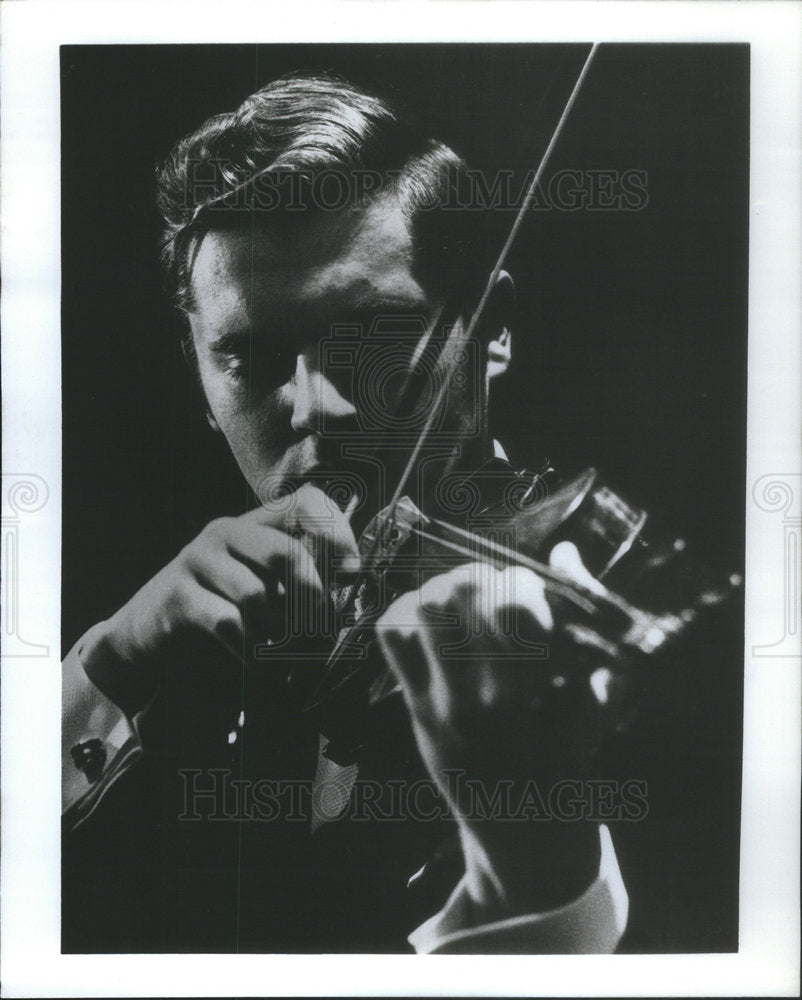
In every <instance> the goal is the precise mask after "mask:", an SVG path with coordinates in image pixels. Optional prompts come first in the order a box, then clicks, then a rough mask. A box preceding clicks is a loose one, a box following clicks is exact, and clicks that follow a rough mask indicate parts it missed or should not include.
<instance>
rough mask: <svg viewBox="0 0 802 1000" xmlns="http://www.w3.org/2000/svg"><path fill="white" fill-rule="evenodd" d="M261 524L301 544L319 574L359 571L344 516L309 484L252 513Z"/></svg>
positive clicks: (358, 560)
mask: <svg viewBox="0 0 802 1000" xmlns="http://www.w3.org/2000/svg"><path fill="white" fill-rule="evenodd" d="M254 515H255V517H256V518H257V520H258V521H259V523H261V524H265V525H268V526H269V527H272V528H276V529H278V530H280V531H284V532H286V533H287V534H290V535H292V536H293V537H296V538H298V539H299V540H300V541H302V542H303V543H304V545H305V546H306V547H307V549H308V550H309V552H310V553H311V555H312V558H313V559H314V560H315V562H316V564H317V565H318V566H319V568H320V569H321V571H322V572H323V575H324V576H325V575H327V573H326V572H325V571H329V572H331V571H333V572H335V573H337V574H338V575H339V574H346V575H351V576H352V575H353V574H354V573H357V572H358V571H359V567H360V559H359V546H358V544H357V541H356V537H355V536H354V533H353V531H352V530H351V525H350V523H349V521H348V518H347V517H346V515H345V514H344V513H343V512H342V511H341V510H340V508H339V507H338V505H337V504H336V503H335V502H334V500H332V499H331V498H330V497H328V496H326V494H325V493H324V492H323V491H322V490H319V489H318V488H317V487H316V486H312V484H311V483H305V484H304V485H303V486H301V487H300V488H299V489H298V490H296V491H295V492H294V493H291V494H289V495H288V496H286V497H283V498H281V501H280V502H276V503H275V504H273V505H270V506H263V507H261V508H259V510H258V511H255V512H254Z"/></svg>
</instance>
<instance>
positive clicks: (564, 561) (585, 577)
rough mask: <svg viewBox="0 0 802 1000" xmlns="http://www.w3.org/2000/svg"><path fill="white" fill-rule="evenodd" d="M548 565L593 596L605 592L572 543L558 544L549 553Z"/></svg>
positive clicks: (602, 585)
mask: <svg viewBox="0 0 802 1000" xmlns="http://www.w3.org/2000/svg"><path fill="white" fill-rule="evenodd" d="M549 565H550V566H553V567H554V569H557V570H559V571H560V572H561V573H564V574H565V575H566V576H567V577H568V578H569V579H571V580H573V581H574V583H578V584H580V585H581V586H583V587H586V588H587V589H588V590H590V591H592V592H593V593H594V594H600V593H604V592H605V586H604V584H603V583H602V582H601V581H600V580H597V579H596V577H595V576H593V574H592V573H591V572H590V570H589V569H587V567H586V566H585V564H584V563H583V562H582V557H581V556H580V554H579V549H578V548H577V547H576V545H574V543H573V542H558V543H557V544H556V545H555V546H554V548H553V549H552V550H551V552H550V553H549Z"/></svg>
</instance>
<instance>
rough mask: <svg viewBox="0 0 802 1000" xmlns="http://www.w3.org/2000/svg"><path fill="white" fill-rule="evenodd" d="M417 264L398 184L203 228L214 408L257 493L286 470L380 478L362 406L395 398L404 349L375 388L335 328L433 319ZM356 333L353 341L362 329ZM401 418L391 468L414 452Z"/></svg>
mask: <svg viewBox="0 0 802 1000" xmlns="http://www.w3.org/2000/svg"><path fill="white" fill-rule="evenodd" d="M413 271H414V262H413V256H412V242H411V237H410V233H409V231H408V228H407V224H406V221H405V219H404V216H403V213H402V211H401V208H400V206H399V204H398V202H397V201H396V199H395V198H393V197H391V196H388V197H386V198H383V199H379V200H376V201H374V202H373V203H372V204H370V205H369V206H368V207H367V208H366V209H364V210H362V211H359V212H342V213H323V214H321V215H318V216H316V217H314V218H312V219H305V220H301V221H300V224H298V225H295V226H293V227H291V228H288V230H287V231H284V232H275V231H273V232H271V231H269V230H268V229H267V228H266V227H258V228H256V229H255V230H254V231H253V232H251V231H247V230H227V231H220V232H214V231H212V232H209V233H207V234H206V235H205V236H204V237H203V238H202V241H201V243H200V245H199V247H198V249H197V253H196V256H195V260H194V264H193V271H192V288H193V298H194V309H193V311H192V312H191V314H190V316H189V321H190V327H191V331H192V337H193V342H194V347H195V352H196V355H197V364H198V371H199V375H200V379H201V382H202V385H203V390H204V392H205V395H206V400H207V402H208V406H209V410H210V412H211V415H212V417H213V420H214V422H215V424H216V425H217V426H218V427H219V429H220V430H221V431H222V433H223V434H224V435H225V437H226V439H227V441H228V443H229V445H230V447H231V450H232V452H233V454H234V457H235V459H236V461H237V463H238V464H239V467H240V469H241V470H242V472H243V474H244V475H245V478H246V479H247V481H248V483H249V484H250V486H251V488H252V489H253V490H254V492H255V493H256V494H257V496H259V497H260V498H262V499H264V498H265V494H266V493H269V492H270V491H271V490H272V489H274V488H276V487H277V486H280V485H281V484H282V483H291V484H293V485H296V486H297V485H299V484H300V482H302V481H308V480H311V481H313V482H317V483H318V484H320V483H321V481H322V480H324V479H325V478H326V475H327V473H328V472H329V471H334V470H343V469H344V468H350V469H351V470H352V471H353V470H355V471H356V473H357V475H358V476H360V478H362V479H363V480H365V481H366V482H368V481H370V480H373V481H372V482H369V485H368V488H367V490H366V492H368V493H371V494H375V492H376V487H377V479H376V478H375V465H376V462H375V459H374V461H373V463H372V464H371V463H368V464H366V462H365V459H364V458H361V459H360V458H359V457H358V456H356V457H355V456H354V450H355V446H356V450H357V451H358V450H359V448H358V441H359V440H360V439H363V440H364V437H365V435H364V433H361V432H364V420H361V419H360V417H361V414H360V412H359V408H360V406H362V405H363V401H364V400H366V401H369V402H371V405H374V404H375V403H376V400H377V399H378V405H379V406H380V407H384V406H386V407H387V408H390V407H391V406H392V400H391V399H389V398H388V395H390V396H391V395H392V391H393V389H394V388H398V385H397V383H398V382H399V379H398V377H397V376H398V375H399V372H398V368H399V362H398V360H396V361H394V362H393V361H392V358H393V356H394V355H393V350H392V348H390V349H389V353H388V347H387V345H386V344H385V345H384V347H383V350H384V351H385V355H386V358H388V359H390V364H391V366H392V364H393V363H394V364H395V366H396V371H395V373H391V374H394V376H396V377H394V378H392V377H391V378H389V379H387V378H385V379H384V381H382V374H381V371H379V374H376V373H375V372H374V373H373V374H372V375H371V374H370V373H368V376H367V377H368V378H369V379H370V378H372V379H373V380H374V384H373V387H371V385H370V384H360V383H359V380H357V383H356V386H357V388H356V390H355V381H354V370H353V365H349V364H348V362H347V360H346V363H344V364H342V365H338V364H336V363H334V362H336V360H337V357H338V355H337V344H336V341H332V327H333V326H337V327H340V326H342V325H346V326H348V327H351V328H353V329H354V330H361V331H363V333H364V331H367V330H369V329H370V328H371V324H372V323H374V322H375V321H376V320H377V318H381V317H395V318H397V317H407V318H409V323H408V326H407V331H409V330H410V329H412V330H418V331H420V330H421V329H425V328H426V326H427V324H429V323H430V322H432V320H433V319H434V318H435V317H436V316H437V315H438V313H439V311H440V308H441V305H442V303H441V302H439V301H437V300H436V299H434V298H433V297H432V296H430V294H428V293H427V292H426V290H425V289H424V288H423V287H422V285H421V284H420V282H419V280H418V279H417V278H416V277H415V275H414V274H413ZM394 322H397V319H396V320H394ZM416 324H417V325H416ZM402 326H403V324H402ZM409 336H410V335H409V333H408V332H407V334H406V338H407V339H406V343H407V347H408V350H407V352H406V355H405V356H408V355H409V354H411V353H412V350H413V349H414V345H415V343H416V341H415V340H414V336H415V335H414V334H413V341H412V346H411V347H410V345H409ZM346 340H347V343H346V347H347V346H348V345H349V344H350V345H351V346H353V338H346ZM326 345H328V348H329V351H328V353H327V351H326V349H325V347H326ZM332 352H333V353H332ZM351 353H352V354H353V351H352V352H351ZM340 356H341V357H342V356H343V355H342V352H341V353H340ZM378 367H379V369H381V364H380V365H379V366H378ZM384 369H385V375H386V373H387V372H386V370H387V364H385V365H384ZM363 381H364V380H363ZM391 383H393V384H391ZM373 389H375V390H376V391H375V392H374V391H373ZM461 405H462V406H463V408H465V403H464V399H463V402H462V404H461ZM465 417H466V419H468V420H469V419H470V414H466V415H465ZM392 430H393V427H392V421H390V422H389V426H388V427H387V431H388V434H387V437H388V439H389V448H385V449H382V450H381V452H380V453H379V456H378V457H379V459H380V461H381V462H382V463H383V465H384V466H385V469H384V472H385V475H386V476H387V477H388V478H389V477H390V476H391V475H392V473H393V470H392V469H391V468H389V466H394V465H397V464H399V463H400V462H401V459H402V455H401V452H402V451H405V455H404V456H403V457H405V456H406V454H408V452H409V449H408V448H407V449H403V448H400V447H399V448H398V449H393V447H392V443H393V442H392V438H393V434H392ZM377 499H379V500H383V499H384V498H377Z"/></svg>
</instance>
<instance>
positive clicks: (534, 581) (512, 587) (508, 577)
mask: <svg viewBox="0 0 802 1000" xmlns="http://www.w3.org/2000/svg"><path fill="white" fill-rule="evenodd" d="M507 608H509V609H511V610H512V612H513V614H514V615H515V620H516V624H518V625H523V624H524V623H528V624H534V625H535V626H536V628H537V629H539V630H541V631H543V632H551V631H553V629H554V617H553V615H552V613H551V608H550V607H549V603H548V601H547V600H546V588H545V584H544V583H543V580H541V578H540V577H539V576H537V574H535V573H533V572H532V570H530V569H526V568H525V567H523V566H510V567H508V568H507V569H505V570H503V571H502V572H501V573H500V574H499V579H498V588H497V591H496V608H495V616H496V620H497V621H498V619H499V617H500V615H501V613H502V611H503V610H504V609H507Z"/></svg>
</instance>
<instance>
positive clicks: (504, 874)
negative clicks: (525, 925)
mask: <svg viewBox="0 0 802 1000" xmlns="http://www.w3.org/2000/svg"><path fill="white" fill-rule="evenodd" d="M461 840H462V850H463V855H464V859H465V887H466V890H467V893H468V895H469V897H470V900H471V904H472V906H473V907H474V910H475V911H476V918H477V922H492V921H494V920H500V919H504V918H506V917H510V916H516V915H518V914H524V913H542V912H545V911H548V910H554V909H558V908H559V907H562V906H565V905H567V904H568V903H571V902H573V901H574V900H576V899H578V898H579V897H580V896H581V895H582V894H583V893H584V892H585V891H586V890H587V889H588V888H589V887H590V886H591V885H592V884H593V882H594V881H595V880H596V878H597V877H598V874H599V864H600V855H601V847H600V837H599V827H598V824H596V823H587V822H585V821H578V822H575V823H557V822H555V821H551V822H543V823H537V824H532V823H512V822H509V823H505V822H504V821H490V822H488V823H487V824H486V825H485V826H484V827H483V826H482V824H473V825H471V826H470V827H468V826H467V825H466V826H463V827H461Z"/></svg>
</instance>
